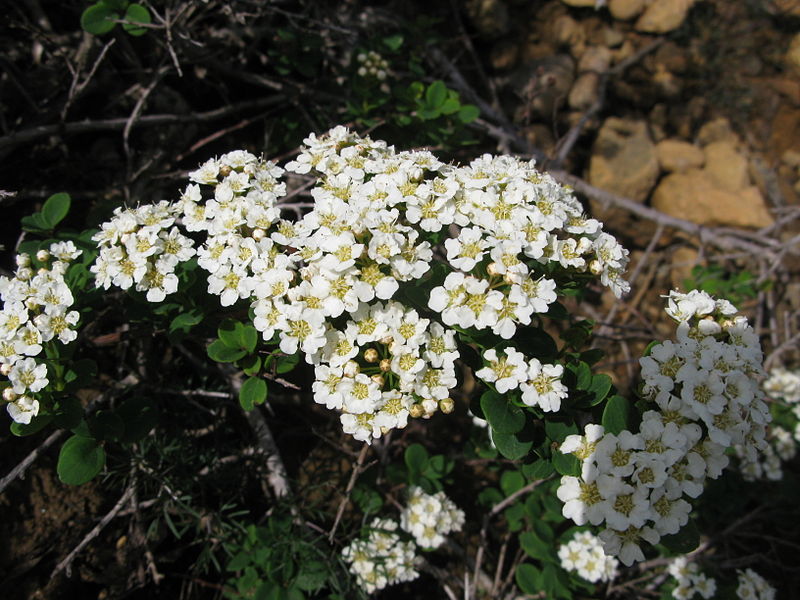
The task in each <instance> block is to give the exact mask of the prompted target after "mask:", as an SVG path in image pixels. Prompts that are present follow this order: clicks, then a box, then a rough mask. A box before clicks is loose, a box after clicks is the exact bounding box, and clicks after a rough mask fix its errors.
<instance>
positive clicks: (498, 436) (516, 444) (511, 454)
mask: <svg viewBox="0 0 800 600" xmlns="http://www.w3.org/2000/svg"><path fill="white" fill-rule="evenodd" d="M492 441H493V442H494V445H495V446H496V447H497V450H498V451H499V452H500V454H502V455H503V456H505V457H506V458H507V459H509V460H518V459H520V458H522V457H524V456H526V455H527V454H528V452H530V450H531V448H532V447H533V442H523V441H520V440H519V439H518V438H517V436H516V435H515V434H513V433H501V432H499V431H495V430H492Z"/></svg>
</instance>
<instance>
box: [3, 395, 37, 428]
mask: <svg viewBox="0 0 800 600" xmlns="http://www.w3.org/2000/svg"><path fill="white" fill-rule="evenodd" d="M6 410H7V411H8V414H9V415H10V416H11V418H12V419H13V420H14V421H15V422H17V423H21V424H23V425H28V424H30V422H31V419H32V418H33V417H35V416H36V415H38V414H39V401H38V400H36V399H35V398H31V397H30V396H19V397H18V398H17V399H16V400H15V401H14V402H9V403H8V404H7V405H6Z"/></svg>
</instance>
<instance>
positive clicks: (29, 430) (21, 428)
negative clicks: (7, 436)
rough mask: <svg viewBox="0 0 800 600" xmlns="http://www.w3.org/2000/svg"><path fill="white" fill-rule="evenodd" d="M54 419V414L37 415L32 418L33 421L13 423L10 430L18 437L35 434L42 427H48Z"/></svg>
mask: <svg viewBox="0 0 800 600" xmlns="http://www.w3.org/2000/svg"><path fill="white" fill-rule="evenodd" d="M52 420H53V415H42V414H39V415H36V416H35V417H33V418H32V419H31V422H30V423H28V424H27V425H25V424H24V423H16V422H15V423H11V426H10V427H9V430H10V431H11V433H13V434H14V435H16V436H17V437H25V436H26V435H33V434H34V433H39V432H40V431H41V430H42V429H44V428H45V427H47V426H48V425H49V424H50V422H51V421H52Z"/></svg>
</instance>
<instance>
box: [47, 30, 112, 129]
mask: <svg viewBox="0 0 800 600" xmlns="http://www.w3.org/2000/svg"><path fill="white" fill-rule="evenodd" d="M116 41H117V40H115V39H112V40H111V41H110V42H108V43H107V44H106V45H105V46H103V49H102V50H101V51H100V54H99V55H98V56H97V58H96V59H95V61H94V64H93V65H92V68H91V69H90V70H89V74H88V75H86V78H85V79H84V80H83V81H81V82H80V83H79V81H78V80H79V79H80V76H81V71H80V68H79V69H78V70H77V71H75V70H73V69H72V66H71V65H70V64H69V62H68V63H67V66H68V67H70V70H72V71H73V72H72V84H71V85H70V87H69V92H68V93H67V101H66V102H65V103H64V108H62V109H61V120H62V121H63V120H64V119H66V118H67V113H68V112H69V109H70V106H72V103H73V102H75V99H76V98H77V97H78V96H80V95H81V94H82V93H83V90H85V89H86V86H87V85H89V82H90V81H91V80H92V77H94V74H95V73H96V72H97V68H98V67H99V66H100V63H102V62H103V59H104V58H105V56H106V53H107V52H108V51H109V49H110V48H111V46H113V45H114V44H115V43H116Z"/></svg>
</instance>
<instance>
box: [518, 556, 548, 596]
mask: <svg viewBox="0 0 800 600" xmlns="http://www.w3.org/2000/svg"><path fill="white" fill-rule="evenodd" d="M541 577H542V574H541V572H540V571H539V569H537V568H536V567H534V566H533V565H531V564H528V563H522V564H521V565H519V566H518V567H517V570H516V572H515V573H514V579H515V580H516V582H517V585H518V586H519V589H521V590H522V591H523V592H525V593H526V594H530V595H536V594H538V593H539V591H540V589H541Z"/></svg>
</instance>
